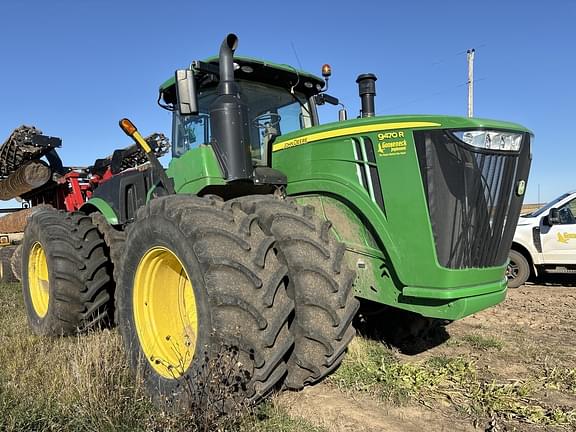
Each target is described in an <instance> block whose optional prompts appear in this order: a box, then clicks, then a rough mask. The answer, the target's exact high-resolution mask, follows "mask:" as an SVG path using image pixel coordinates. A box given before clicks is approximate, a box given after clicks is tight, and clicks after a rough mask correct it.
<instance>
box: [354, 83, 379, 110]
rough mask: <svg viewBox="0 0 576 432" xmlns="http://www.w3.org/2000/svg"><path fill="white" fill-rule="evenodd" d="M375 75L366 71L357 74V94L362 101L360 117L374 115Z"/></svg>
mask: <svg viewBox="0 0 576 432" xmlns="http://www.w3.org/2000/svg"><path fill="white" fill-rule="evenodd" d="M377 79H378V78H376V75H374V74H371V73H367V74H362V75H358V78H356V82H357V83H358V94H359V95H360V99H361V101H362V109H361V111H360V115H361V117H374V115H375V109H374V96H376V80H377Z"/></svg>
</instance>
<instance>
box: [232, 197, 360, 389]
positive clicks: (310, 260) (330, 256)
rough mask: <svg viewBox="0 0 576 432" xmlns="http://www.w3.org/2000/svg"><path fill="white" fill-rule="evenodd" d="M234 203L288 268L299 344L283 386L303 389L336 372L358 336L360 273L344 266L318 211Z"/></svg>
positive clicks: (268, 200)
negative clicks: (252, 218) (273, 241)
mask: <svg viewBox="0 0 576 432" xmlns="http://www.w3.org/2000/svg"><path fill="white" fill-rule="evenodd" d="M234 201H235V202H238V203H240V205H241V207H242V209H243V210H244V211H246V212H247V213H249V214H255V215H257V216H258V217H259V222H260V224H261V227H262V229H263V231H264V232H265V233H266V234H269V235H272V236H274V238H275V239H276V248H277V251H278V256H279V257H280V258H281V260H282V261H283V262H284V263H286V265H287V266H288V275H289V286H288V293H289V295H290V296H291V297H292V298H293V299H294V307H295V316H294V320H293V321H292V323H291V325H290V332H291V333H292V334H293V335H294V340H295V345H294V351H293V352H292V354H291V356H290V358H289V360H288V376H287V378H286V380H285V382H284V385H285V387H286V388H289V389H292V390H299V389H301V388H303V387H304V386H305V385H309V384H313V383H315V382H317V381H319V380H321V379H322V378H324V377H325V376H327V375H328V374H330V373H331V372H332V371H334V370H335V369H336V368H337V367H338V366H339V365H340V363H341V362H342V360H343V358H344V356H345V354H346V351H347V348H348V344H349V343H350V341H351V340H352V339H353V338H354V336H355V334H356V332H355V330H354V327H353V325H352V319H353V318H354V316H355V315H356V312H357V311H358V308H359V307H360V304H359V302H358V300H357V299H356V298H355V297H354V295H353V292H352V285H353V283H354V280H355V277H356V274H355V272H354V271H352V270H350V269H349V268H348V267H347V265H346V263H345V262H344V253H345V246H344V244H343V243H340V242H338V241H337V240H336V239H335V237H334V236H333V235H332V233H331V232H330V227H331V223H330V222H328V221H325V220H321V219H320V218H318V217H316V216H314V209H313V207H310V206H306V207H302V206H299V205H297V204H296V203H295V202H294V201H292V200H280V199H275V198H273V197H270V196H249V197H243V198H238V199H236V200H234ZM234 201H233V202H234ZM232 205H233V204H232Z"/></svg>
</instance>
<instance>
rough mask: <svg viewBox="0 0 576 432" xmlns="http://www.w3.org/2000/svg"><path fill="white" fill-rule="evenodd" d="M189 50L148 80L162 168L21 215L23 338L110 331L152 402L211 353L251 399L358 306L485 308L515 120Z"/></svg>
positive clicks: (518, 180) (299, 370)
mask: <svg viewBox="0 0 576 432" xmlns="http://www.w3.org/2000/svg"><path fill="white" fill-rule="evenodd" d="M237 44H238V39H237V37H236V36H235V35H233V34H230V35H228V36H227V37H226V38H225V40H224V41H223V43H222V45H221V48H220V52H219V56H217V57H213V58H208V59H205V60H204V61H193V62H192V64H191V66H190V67H189V68H187V69H184V70H178V71H176V73H175V75H174V77H172V78H171V79H169V80H168V81H166V82H165V83H163V84H162V85H161V87H160V92H159V99H158V102H159V104H160V105H161V106H162V107H163V108H165V109H167V110H169V111H171V113H172V131H173V134H172V159H171V161H170V163H169V166H168V168H167V169H166V170H164V169H163V168H162V166H161V165H160V163H159V162H158V160H157V158H156V153H155V149H154V146H153V145H151V144H150V143H149V142H148V141H146V140H143V139H142V136H141V135H140V133H139V132H138V130H137V129H136V127H135V126H134V125H133V124H132V123H131V122H130V121H129V120H127V119H124V120H122V121H121V127H122V129H123V130H124V131H125V132H126V133H127V134H128V135H130V136H131V137H132V138H133V139H134V140H135V141H136V142H137V143H138V144H139V145H140V146H141V148H142V150H143V151H144V152H145V153H146V155H147V157H148V162H147V163H144V164H142V165H139V166H137V167H135V168H129V169H124V170H122V169H120V168H118V167H120V166H121V164H120V165H119V164H116V169H115V172H114V169H113V171H112V172H111V174H110V175H108V176H104V177H102V178H103V179H104V180H103V181H100V182H98V184H97V185H96V186H95V187H94V190H93V191H91V192H90V193H89V194H88V195H87V196H88V198H89V199H87V201H86V202H85V203H84V204H83V205H82V206H81V207H80V208H79V211H77V212H65V211H58V210H54V209H47V208H45V209H39V210H38V211H36V212H34V213H33V216H32V217H31V219H30V221H29V223H28V226H27V228H26V232H25V236H24V242H23V250H22V254H23V284H24V285H23V291H24V298H25V301H26V305H27V310H28V316H29V321H30V324H31V326H32V328H33V329H34V330H35V331H36V332H37V333H39V334H44V335H60V334H70V333H73V332H76V331H78V330H84V329H88V328H92V327H94V326H97V325H101V324H103V323H113V322H116V323H117V324H118V326H119V328H120V331H121V333H122V336H123V339H124V342H125V347H126V351H127V353H128V356H129V358H130V360H131V362H132V364H133V365H134V367H135V368H136V367H140V370H142V372H143V375H144V378H145V380H146V382H147V383H148V385H149V387H150V389H151V390H152V391H153V392H155V393H156V394H158V393H160V394H162V395H173V394H177V393H178V392H179V391H180V390H179V389H180V388H181V386H182V383H184V382H189V381H190V379H191V377H197V376H199V375H198V372H199V370H200V369H201V368H202V367H203V365H205V364H206V359H207V358H209V357H210V356H211V355H214V353H217V352H218V351H219V350H220V349H221V347H222V346H226V347H233V348H234V349H236V350H237V352H238V356H239V359H238V363H239V364H242V365H243V366H244V367H245V368H247V369H248V371H249V373H248V375H247V376H248V382H247V384H246V385H245V386H243V387H242V388H241V389H240V391H241V392H243V395H244V396H245V397H246V398H248V399H251V400H259V399H260V398H262V397H263V396H265V395H266V394H268V393H269V392H270V391H271V390H272V389H273V388H275V387H277V386H284V387H285V388H289V389H300V388H302V387H303V386H305V385H308V384H312V383H315V382H317V381H319V380H320V379H322V378H323V377H325V376H326V375H327V374H329V373H330V372H331V371H333V370H334V369H335V368H337V367H338V365H339V364H340V363H341V361H342V359H343V357H344V356H345V353H346V350H347V346H348V344H349V343H350V341H351V340H352V338H353V337H354V335H355V330H354V328H353V325H352V322H353V318H354V317H355V315H356V313H357V311H358V308H359V299H361V300H363V301H366V302H371V303H377V304H380V305H386V306H388V307H391V308H395V309H400V310H405V311H410V312H413V313H416V314H419V315H421V316H424V317H429V318H438V319H443V320H456V319H459V318H462V317H464V316H466V315H469V314H472V313H475V312H477V311H480V310H482V309H484V308H487V307H490V306H492V305H495V304H497V303H499V302H501V301H502V300H503V299H504V298H505V295H506V279H505V277H504V273H505V267H506V264H507V259H508V251H509V249H510V245H511V242H512V236H513V234H514V228H515V226H516V222H517V219H518V216H519V212H520V207H521V204H522V200H523V195H524V189H525V185H526V181H527V178H528V171H529V165H530V160H531V140H532V135H531V133H530V131H528V130H527V129H525V128H524V127H522V126H519V125H517V124H513V123H506V122H500V121H493V120H484V119H477V118H461V117H448V116H432V115H417V116H414V115H412V116H409V115H402V116H376V115H375V109H374V95H375V93H376V90H375V81H376V77H375V76H374V75H372V74H363V75H361V76H359V77H358V80H357V82H358V86H359V93H360V98H361V106H362V108H361V114H360V116H359V117H358V118H355V119H351V120H346V115H344V113H342V115H341V116H340V120H339V121H337V122H334V123H328V124H323V125H321V124H320V123H319V117H318V113H317V107H318V106H319V105H322V104H325V103H330V104H338V103H339V101H338V99H336V98H335V97H334V96H330V95H329V94H327V92H326V82H327V80H328V77H329V75H330V71H329V68H328V67H325V68H324V69H323V78H320V77H317V76H314V75H312V74H309V73H306V72H303V71H300V70H297V69H295V68H293V67H291V66H287V65H280V64H273V63H270V62H266V61H261V60H256V59H253V58H248V57H239V56H235V55H234V52H235V50H236V48H237Z"/></svg>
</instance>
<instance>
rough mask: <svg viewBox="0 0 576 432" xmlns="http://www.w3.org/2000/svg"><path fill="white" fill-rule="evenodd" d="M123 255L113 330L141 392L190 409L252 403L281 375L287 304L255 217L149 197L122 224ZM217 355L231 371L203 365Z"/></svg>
mask: <svg viewBox="0 0 576 432" xmlns="http://www.w3.org/2000/svg"><path fill="white" fill-rule="evenodd" d="M124 251H125V252H124V256H123V257H122V266H123V269H122V274H121V275H120V279H119V285H118V291H117V298H118V312H119V314H118V316H119V324H118V325H119V328H120V332H121V334H122V337H123V340H124V344H125V347H126V351H127V353H128V357H129V360H130V362H131V364H132V365H133V366H134V367H135V368H138V370H140V371H141V372H142V376H143V378H144V381H145V383H146V385H147V387H148V388H149V390H150V392H151V394H153V395H159V398H160V399H159V400H160V401H162V402H168V401H169V402H170V403H178V404H181V403H184V404H186V405H187V406H190V404H192V406H196V407H197V406H198V405H194V404H196V403H198V401H197V398H198V397H208V398H209V399H210V398H212V399H219V400H224V399H227V400H228V402H227V403H229V401H230V400H238V399H237V398H240V400H242V401H245V400H250V401H253V402H256V401H259V400H261V399H262V398H263V397H265V396H266V395H267V394H269V393H270V392H271V391H272V390H273V389H274V387H275V386H276V385H277V384H278V383H279V382H280V381H281V380H282V379H283V378H284V376H285V375H286V361H285V358H286V357H287V353H288V352H289V351H290V349H291V348H292V347H293V344H294V339H293V337H292V335H291V334H290V332H289V329H288V318H289V316H290V315H291V314H292V313H293V310H294V303H293V302H292V300H291V299H290V298H289V297H288V295H287V293H286V284H287V268H286V266H284V265H283V264H281V263H280V262H279V260H278V258H277V257H276V254H275V251H274V239H273V238H272V237H270V236H267V235H265V234H264V233H263V232H262V230H261V229H260V227H259V226H258V223H257V217H255V216H248V215H246V214H245V213H244V212H242V211H241V210H240V209H231V208H226V207H225V205H224V203H223V202H222V201H218V200H215V199H211V198H200V197H197V196H193V195H171V196H166V197H160V198H156V199H153V200H151V201H150V202H149V203H148V204H147V205H146V206H145V207H143V208H141V209H139V211H138V213H137V216H136V219H135V222H133V223H132V224H130V225H129V226H128V229H127V239H126V244H125V248H124ZM223 350H224V351H227V352H236V355H237V359H236V360H235V361H234V364H229V365H222V364H220V365H219V366H218V364H215V363H214V362H213V360H214V359H217V358H218V357H219V355H220V354H221V353H222V351H223ZM216 363H218V361H217V360H216ZM240 367H241V369H242V370H236V371H234V372H232V371H231V369H234V368H236V369H237V368H240ZM214 369H219V371H216V372H214ZM209 370H212V371H213V373H216V374H217V375H218V376H217V378H216V379H214V376H213V375H212V378H209V377H207V376H206V375H205V374H206V373H207V371H209ZM224 375H226V376H224ZM230 375H232V376H230ZM207 380H210V381H211V382H213V384H209V383H208V384H207V382H206V381H207ZM218 383H219V384H218ZM214 386H216V387H219V388H214ZM200 393H202V394H200ZM215 393H217V394H219V395H221V396H220V397H217V396H214V394H215ZM222 395H223V397H222ZM217 408H219V409H222V410H224V411H225V410H226V407H223V406H221V407H217Z"/></svg>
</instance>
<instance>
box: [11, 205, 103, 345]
mask: <svg viewBox="0 0 576 432" xmlns="http://www.w3.org/2000/svg"><path fill="white" fill-rule="evenodd" d="M22 257H23V260H22V293H23V296H24V305H25V308H26V314H27V316H28V323H29V324H30V326H31V327H32V330H33V331H34V332H35V333H36V334H38V335H43V336H63V335H69V334H73V333H76V332H82V331H85V330H88V329H92V328H95V327H98V326H101V325H107V323H108V321H109V315H108V314H109V310H110V300H111V296H110V292H109V283H110V274H109V263H108V258H107V256H106V254H105V249H104V240H103V239H102V237H101V236H100V234H99V233H98V230H97V229H96V227H95V226H94V225H93V224H92V221H91V220H90V218H89V217H88V216H85V215H83V214H80V213H66V212H63V211H58V210H54V209H51V208H46V209H44V208H43V209H39V210H38V211H36V212H34V213H33V214H32V216H31V218H30V220H29V222H28V224H27V226H26V231H25V233H24V240H23V243H22Z"/></svg>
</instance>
